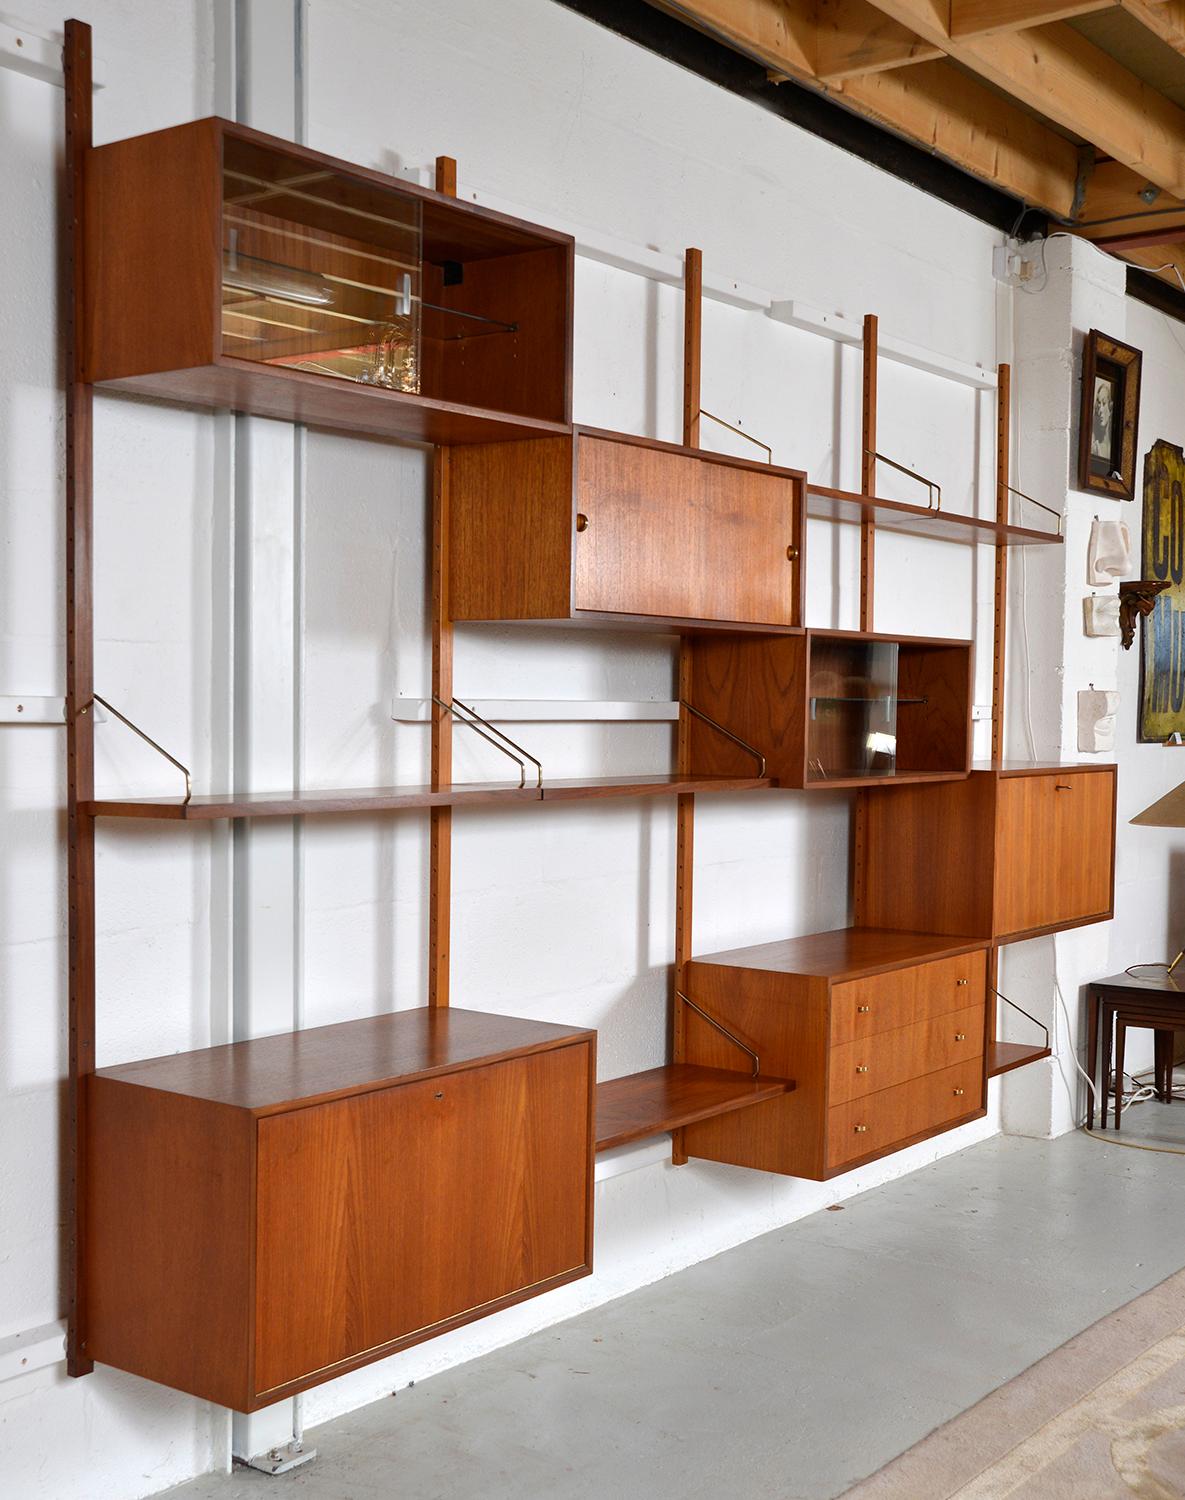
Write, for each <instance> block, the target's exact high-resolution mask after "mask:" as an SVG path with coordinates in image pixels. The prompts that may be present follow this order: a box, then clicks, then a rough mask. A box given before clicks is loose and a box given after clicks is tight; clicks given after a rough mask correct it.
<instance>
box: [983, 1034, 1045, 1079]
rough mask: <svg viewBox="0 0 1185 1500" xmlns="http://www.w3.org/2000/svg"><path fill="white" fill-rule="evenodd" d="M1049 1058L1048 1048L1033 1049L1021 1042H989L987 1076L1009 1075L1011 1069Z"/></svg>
mask: <svg viewBox="0 0 1185 1500" xmlns="http://www.w3.org/2000/svg"><path fill="white" fill-rule="evenodd" d="M1050 1056H1052V1053H1051V1052H1050V1050H1049V1048H1048V1047H1034V1046H1030V1045H1028V1044H1026V1043H1023V1042H989V1043H988V1049H987V1076H988V1077H989V1078H999V1076H1000V1074H1001V1073H1011V1072H1012V1070H1013V1068H1023V1067H1026V1066H1027V1065H1028V1064H1029V1063H1034V1062H1040V1061H1041V1059H1042V1058H1043V1057H1050Z"/></svg>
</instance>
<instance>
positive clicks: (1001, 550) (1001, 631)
mask: <svg viewBox="0 0 1185 1500" xmlns="http://www.w3.org/2000/svg"><path fill="white" fill-rule="evenodd" d="M1011 433H1012V369H1011V367H1010V366H1009V365H1001V366H1000V367H999V370H998V372H997V379H996V520H997V521H998V522H1000V523H1001V524H1004V525H1007V522H1008V484H1009V480H1010V479H1011V477H1012V446H1011ZM993 598H994V605H993V621H992V760H993V761H998V760H1002V759H1003V757H1004V662H1005V656H1006V652H1007V646H1008V548H1007V547H1006V546H1004V544H1003V543H1002V542H1000V541H997V543H996V578H995V589H994V593H993ZM999 965H1000V952H999V949H998V948H995V947H993V948H992V950H991V953H990V954H989V955H988V1007H987V1015H988V1026H987V1040H988V1044H989V1045H990V1044H991V1043H992V1042H994V1041H995V1040H996V1033H997V1019H998V1018H997V1013H996V1012H997V1006H998V1002H997V1000H996V990H997V988H998V986H999Z"/></svg>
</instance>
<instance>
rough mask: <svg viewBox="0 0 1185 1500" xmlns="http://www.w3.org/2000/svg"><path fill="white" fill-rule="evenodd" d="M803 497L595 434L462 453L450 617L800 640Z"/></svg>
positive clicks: (653, 446)
mask: <svg viewBox="0 0 1185 1500" xmlns="http://www.w3.org/2000/svg"><path fill="white" fill-rule="evenodd" d="M804 487H805V477H804V476H803V475H802V474H800V473H798V472H797V471H796V470H793V469H779V468H775V467H774V466H772V465H770V464H760V463H752V462H749V461H747V460H744V459H738V458H731V457H728V456H727V455H724V454H717V453H708V452H705V451H704V450H702V449H696V448H683V447H679V446H678V445H677V444H674V443H660V442H656V441H653V440H651V439H647V438H636V437H628V436H625V435H624V434H621V433H612V432H600V431H596V430H593V429H590V428H577V429H576V430H575V431H574V432H573V433H572V435H571V436H570V437H554V438H532V439H528V440H527V441H525V442H520V443H513V444H506V443H473V444H467V445H465V446H464V447H459V448H454V449H453V450H452V452H451V454H450V458H449V474H448V493H449V516H450V545H451V567H450V571H449V613H450V614H451V616H452V618H453V619H454V620H553V621H554V620H569V619H571V620H586V621H589V622H591V623H598V624H601V625H603V624H605V623H606V621H608V620H613V619H616V620H617V621H619V622H622V623H628V622H629V621H631V620H633V621H638V622H641V623H655V622H674V623H676V624H685V625H688V626H696V625H700V626H703V625H708V626H718V625H744V626H747V627H753V628H757V629H767V630H769V629H772V630H782V631H786V630H794V629H797V628H798V627H800V626H801V623H802V585H803V576H804V570H803V558H802V549H803V523H802V515H803V492H804Z"/></svg>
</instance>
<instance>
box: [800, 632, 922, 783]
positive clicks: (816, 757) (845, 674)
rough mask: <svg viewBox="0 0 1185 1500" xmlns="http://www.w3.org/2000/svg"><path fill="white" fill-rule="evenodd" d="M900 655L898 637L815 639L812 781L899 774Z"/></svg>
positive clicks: (809, 754) (809, 717) (809, 744)
mask: <svg viewBox="0 0 1185 1500" xmlns="http://www.w3.org/2000/svg"><path fill="white" fill-rule="evenodd" d="M899 653H900V647H899V646H898V644H897V642H896V641H860V640H857V641H844V640H827V639H825V638H824V639H822V640H819V641H818V642H816V645H815V649H814V650H813V651H812V652H811V659H810V673H811V676H810V683H809V685H808V689H807V691H808V701H807V776H808V779H810V780H812V781H816V780H819V781H821V780H827V779H830V780H834V779H835V778H837V777H838V778H840V779H842V780H850V779H852V778H853V777H859V778H861V779H863V778H864V777H872V776H892V775H893V774H894V773H895V772H896V769H897V709H898V702H899V700H898V693H897V668H898V657H899ZM916 701H917V700H914V702H915V703H916ZM911 706H912V705H911Z"/></svg>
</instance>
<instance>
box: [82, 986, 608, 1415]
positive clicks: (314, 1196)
mask: <svg viewBox="0 0 1185 1500" xmlns="http://www.w3.org/2000/svg"><path fill="white" fill-rule="evenodd" d="M594 1047H595V1042H594V1034H593V1033H591V1032H583V1031H572V1030H569V1029H567V1028H565V1027H561V1026H549V1025H542V1024H539V1023H536V1022H528V1021H517V1020H513V1019H511V1018H509V1017H504V1016H488V1015H480V1014H477V1013H475V1012H471V1011H462V1010H440V1011H437V1010H429V1009H426V1008H423V1009H417V1010H413V1011H402V1012H398V1013H396V1014H394V1015H387V1016H380V1017H375V1018H372V1019H368V1020H364V1021H353V1022H348V1023H346V1024H344V1025H340V1026H327V1027H320V1028H316V1029H314V1030H311V1031H305V1032H300V1033H297V1034H296V1035H293V1036H277V1037H268V1038H263V1039H261V1040H259V1041H252V1042H241V1043H237V1044H235V1045H234V1046H230V1047H215V1048H210V1049H208V1050H206V1051H204V1052H193V1053H186V1054H182V1055H180V1056H177V1057H169V1058H160V1059H155V1060H153V1061H150V1062H144V1063H134V1064H131V1065H129V1066H127V1067H123V1068H112V1069H104V1070H102V1071H101V1072H99V1073H97V1074H96V1075H94V1077H93V1079H92V1081H91V1085H90V1090H89V1124H90V1142H91V1152H92V1162H91V1172H90V1183H91V1189H90V1196H89V1199H88V1204H87V1210H88V1224H89V1235H88V1245H89V1253H88V1264H87V1301H88V1307H87V1328H88V1333H87V1343H88V1348H87V1352H88V1354H89V1355H90V1356H91V1357H92V1358H93V1359H95V1360H97V1361H99V1362H101V1363H105V1364H111V1365H115V1366H117V1367H118V1368H120V1369H123V1370H128V1371H130V1372H132V1373H133V1374H137V1375H144V1376H147V1377H148V1378H150V1379H152V1380H157V1381H160V1382H161V1383H162V1384H164V1385H170V1386H174V1387H176V1388H177V1389H179V1390H183V1391H188V1392H189V1393H191V1394H192V1395H195V1396H199V1397H202V1398H204V1399H206V1400H210V1401H215V1402H217V1403H218V1404H219V1405H222V1406H229V1407H231V1408H233V1409H234V1410H237V1411H253V1410H255V1409H256V1408H257V1407H260V1406H266V1405H268V1404H270V1403H271V1402H273V1401H276V1400H278V1399H280V1397H282V1396H288V1395H292V1394H294V1393H295V1392H297V1391H300V1390H304V1389H307V1388H308V1387H309V1386H311V1385H316V1384H318V1383H320V1382H321V1381H323V1380H328V1379H330V1378H332V1377H333V1376H336V1375H340V1374H342V1373H344V1372H345V1371H347V1370H350V1369H354V1368H356V1367H357V1366H359V1365H362V1364H365V1363H368V1362H369V1361H371V1360H374V1359H379V1358H382V1357H383V1356H384V1355H387V1354H390V1353H392V1352H394V1351H395V1350H397V1349H401V1348H404V1347H406V1346H407V1345H409V1344H413V1343H417V1342H419V1341H420V1340H421V1339H426V1338H430V1337H432V1336H434V1335H435V1334H438V1333H441V1332H444V1331H445V1330H446V1329H449V1328H454V1327H457V1326H459V1325H460V1324H462V1323H466V1322H469V1321H471V1320H473V1319H474V1318H478V1317H481V1316H483V1315H484V1314H486V1313H489V1312H493V1311H495V1310H496V1309H497V1308H499V1307H504V1306H507V1305H508V1304H510V1303H512V1302H516V1301H519V1300H521V1299H522V1298H524V1297H532V1296H535V1295H537V1294H538V1293H540V1292H543V1291H546V1290H548V1289H549V1288H550V1287H554V1286H559V1285H561V1284H563V1283H564V1282H567V1281H571V1280H573V1279H574V1278H575V1277H578V1276H584V1275H587V1274H588V1273H589V1271H590V1270H591V1232H592V1219H591V1212H592V1209H591V1189H592V1148H593V1140H592V1106H593V1091H594V1079H595V1065H594ZM150 1231H151V1232H150Z"/></svg>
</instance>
